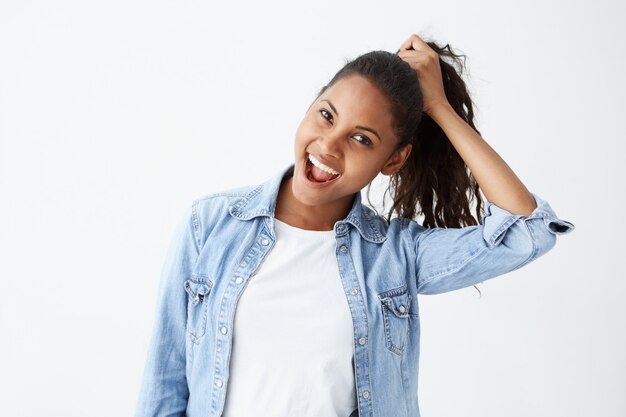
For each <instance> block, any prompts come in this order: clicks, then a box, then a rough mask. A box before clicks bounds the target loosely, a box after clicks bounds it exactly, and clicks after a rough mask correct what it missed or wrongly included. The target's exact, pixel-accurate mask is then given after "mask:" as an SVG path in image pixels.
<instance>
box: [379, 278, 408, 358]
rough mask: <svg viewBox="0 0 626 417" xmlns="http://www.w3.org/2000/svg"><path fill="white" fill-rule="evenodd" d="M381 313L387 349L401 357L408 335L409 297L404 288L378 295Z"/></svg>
mask: <svg viewBox="0 0 626 417" xmlns="http://www.w3.org/2000/svg"><path fill="white" fill-rule="evenodd" d="M378 298H379V299H380V302H381V308H382V313H383V323H384V326H385V339H386V344H387V349H389V350H390V351H392V352H393V353H396V354H398V355H402V353H403V352H404V347H405V346H406V343H407V338H408V333H409V308H410V307H411V295H410V294H409V293H408V292H407V289H406V286H402V287H399V288H395V289H392V290H389V291H384V292H382V293H379V294H378Z"/></svg>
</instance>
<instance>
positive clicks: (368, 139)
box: [354, 135, 372, 146]
mask: <svg viewBox="0 0 626 417" xmlns="http://www.w3.org/2000/svg"><path fill="white" fill-rule="evenodd" d="M359 136H360V137H362V138H363V139H362V140H359V142H361V143H362V144H363V145H365V146H372V141H371V140H370V138H368V137H367V136H365V135H354V137H355V138H356V137H359Z"/></svg>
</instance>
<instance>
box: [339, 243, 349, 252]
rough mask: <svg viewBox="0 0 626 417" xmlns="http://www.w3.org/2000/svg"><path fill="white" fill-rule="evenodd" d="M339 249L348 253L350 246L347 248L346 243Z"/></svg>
mask: <svg viewBox="0 0 626 417" xmlns="http://www.w3.org/2000/svg"><path fill="white" fill-rule="evenodd" d="M339 250H340V251H341V252H342V253H346V252H348V248H347V247H346V246H345V245H341V247H340V248H339Z"/></svg>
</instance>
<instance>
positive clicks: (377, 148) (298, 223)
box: [274, 75, 411, 230]
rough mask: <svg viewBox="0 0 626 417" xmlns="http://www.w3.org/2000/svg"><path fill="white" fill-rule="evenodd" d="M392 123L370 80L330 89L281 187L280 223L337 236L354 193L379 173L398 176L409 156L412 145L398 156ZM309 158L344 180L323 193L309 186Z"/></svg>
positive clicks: (306, 124) (346, 81)
mask: <svg viewBox="0 0 626 417" xmlns="http://www.w3.org/2000/svg"><path fill="white" fill-rule="evenodd" d="M324 100H328V101H330V103H332V104H333V106H334V107H335V110H336V112H335V111H334V110H333V109H332V107H331V106H330V104H329V103H328V102H327V101H324ZM391 120H392V116H391V112H390V111H389V103H388V99H387V97H386V96H385V95H384V94H383V93H382V92H381V91H380V90H379V89H378V88H377V87H376V86H375V85H374V84H372V83H371V82H370V81H369V80H368V79H367V78H365V77H363V76H360V75H350V76H348V77H345V78H343V79H341V80H339V81H337V83H335V84H334V85H333V86H332V87H330V88H328V89H327V90H326V91H325V92H324V93H323V94H322V95H320V97H318V98H317V99H316V100H315V101H314V102H313V103H312V104H311V106H310V107H309V109H308V110H307V112H306V114H305V116H304V118H303V120H302V121H301V123H300V125H299V126H298V129H297V131H296V137H295V143H294V154H295V166H294V175H293V176H292V177H289V178H287V179H284V180H283V182H282V183H281V185H280V190H279V193H278V197H277V202H276V211H275V214H274V215H275V217H276V218H277V219H278V220H281V221H283V222H285V223H287V224H289V225H291V226H295V227H298V228H301V229H305V230H333V226H334V224H335V222H337V221H338V220H342V219H344V218H345V217H346V216H347V215H348V213H349V212H350V209H351V207H352V202H353V199H354V195H355V193H357V192H360V190H362V189H363V188H365V187H366V186H367V185H368V184H369V183H370V182H371V181H372V180H374V179H375V178H376V176H377V175H378V174H379V173H382V174H383V175H393V174H394V173H395V172H397V171H398V170H399V169H400V168H401V167H402V165H403V164H404V162H405V161H406V159H407V157H408V156H409V154H410V152H411V145H406V146H404V147H402V148H400V149H398V150H395V147H396V144H397V140H398V139H397V137H396V134H395V131H394V129H393V128H392V126H391ZM357 126H361V127H365V128H370V129H373V130H375V131H376V132H377V133H378V135H376V134H374V133H372V132H371V131H369V130H366V129H363V128H357ZM307 153H311V154H313V155H314V156H319V157H320V158H323V159H324V160H325V161H327V165H328V166H330V167H331V168H333V169H335V170H336V171H338V172H340V173H341V175H340V177H339V178H338V179H337V180H335V181H334V182H333V183H332V184H329V185H328V186H326V187H324V188H321V189H316V188H312V187H311V186H309V185H307V183H306V181H305V179H304V167H305V163H306V160H307V159H306V158H307Z"/></svg>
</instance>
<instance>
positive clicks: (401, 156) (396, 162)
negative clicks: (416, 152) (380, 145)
mask: <svg viewBox="0 0 626 417" xmlns="http://www.w3.org/2000/svg"><path fill="white" fill-rule="evenodd" d="M411 149H413V145H411V144H410V143H407V144H406V145H404V146H403V147H402V148H400V149H398V150H396V151H395V152H394V153H393V155H391V156H390V157H389V159H387V162H386V163H385V165H384V166H383V169H381V170H380V172H381V174H383V175H393V174H395V173H396V172H398V171H400V168H402V166H403V165H404V163H405V162H406V160H407V158H408V157H409V155H410V154H411Z"/></svg>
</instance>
